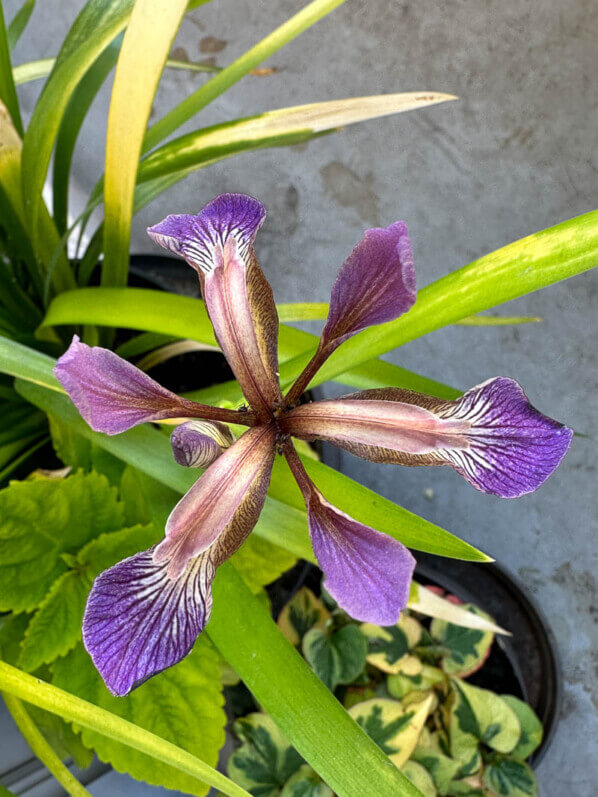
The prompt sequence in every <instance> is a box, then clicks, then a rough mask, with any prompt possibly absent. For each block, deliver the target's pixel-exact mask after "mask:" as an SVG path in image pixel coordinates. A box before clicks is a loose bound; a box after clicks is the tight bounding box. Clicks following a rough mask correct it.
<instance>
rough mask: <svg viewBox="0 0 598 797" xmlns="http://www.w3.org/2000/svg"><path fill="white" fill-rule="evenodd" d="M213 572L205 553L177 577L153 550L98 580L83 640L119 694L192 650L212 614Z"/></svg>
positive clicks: (110, 686)
mask: <svg viewBox="0 0 598 797" xmlns="http://www.w3.org/2000/svg"><path fill="white" fill-rule="evenodd" d="M214 572H215V567H214V563H213V561H212V557H211V553H210V552H206V553H205V554H203V555H202V556H200V557H198V558H197V559H195V560H194V561H193V562H191V563H189V566H188V567H187V568H186V569H185V571H184V572H183V573H182V574H181V575H180V576H179V577H178V578H176V579H172V578H170V577H169V576H168V573H167V566H166V564H157V563H156V562H155V561H154V557H153V549H151V548H150V549H149V550H148V551H142V552H141V553H138V554H135V556H131V557H130V558H129V559H125V560H123V561H122V562H119V563H118V564H117V565H114V567H111V568H110V569H109V570H106V571H104V572H103V573H102V574H101V575H100V576H98V577H97V578H96V580H95V581H94V583H93V586H92V589H91V592H90V593H89V597H88V599H87V607H86V609H85V615H84V618H83V642H84V644H85V647H86V649H87V651H88V653H89V654H90V656H91V658H92V660H93V663H94V664H95V666H96V668H97V669H98V671H99V673H100V675H101V676H102V678H103V679H104V682H105V684H106V686H107V687H108V689H109V690H110V691H111V692H112V693H113V694H114V695H119V696H123V695H126V694H128V693H129V692H130V691H131V689H134V688H135V687H136V686H139V685H140V684H141V683H143V681H145V680H147V679H148V678H150V677H151V676H152V675H156V673H159V672H161V671H162V670H165V669H166V668H167V667H171V666H172V665H173V664H176V663H177V662H179V661H180V660H181V659H182V658H184V657H185V656H186V655H187V653H189V651H190V650H191V648H192V647H193V644H194V642H195V640H196V639H197V637H198V635H199V634H200V633H201V632H202V631H203V629H204V628H205V626H206V623H207V622H208V620H209V617H210V611H211V608H212V594H211V583H212V580H213V578H214Z"/></svg>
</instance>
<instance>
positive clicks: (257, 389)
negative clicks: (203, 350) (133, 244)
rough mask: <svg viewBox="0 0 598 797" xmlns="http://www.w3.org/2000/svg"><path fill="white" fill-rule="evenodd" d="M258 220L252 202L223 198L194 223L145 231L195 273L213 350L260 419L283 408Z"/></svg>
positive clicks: (169, 222) (168, 222)
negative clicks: (258, 252) (256, 246)
mask: <svg viewBox="0 0 598 797" xmlns="http://www.w3.org/2000/svg"><path fill="white" fill-rule="evenodd" d="M265 215H266V211H265V208H264V206H263V205H262V204H261V202H258V201H257V199H253V198H252V197H250V196H246V195H244V194H222V195H221V196H219V197H217V198H216V199H214V200H213V201H212V202H210V203H208V204H207V205H206V206H205V207H204V208H203V210H201V212H200V213H198V214H197V216H188V215H185V216H168V218H166V219H165V220H164V221H163V222H161V223H160V224H156V225H155V226H154V227H150V228H149V229H148V234H149V235H150V236H151V237H152V238H153V240H154V241H156V243H158V244H160V245H161V246H164V247H166V248H167V249H170V251H172V252H175V253H176V254H179V255H181V256H182V257H184V258H185V259H186V260H187V262H188V263H189V264H190V265H191V266H193V268H195V269H196V270H197V272H198V274H199V277H200V282H201V287H202V293H203V297H204V300H205V302H206V307H207V310H208V313H209V316H210V319H211V321H212V325H213V326H214V332H215V334H216V338H217V340H218V343H219V345H220V347H221V349H222V351H223V352H224V355H225V357H226V359H227V360H228V363H229V365H230V367H231V368H232V370H233V372H234V374H235V376H236V378H237V380H238V382H239V384H240V386H241V389H242V390H243V394H244V395H245V397H246V398H247V400H248V402H249V403H250V404H251V406H252V407H253V409H255V410H256V412H257V413H258V414H259V415H260V417H261V418H262V419H266V418H269V417H272V409H273V408H275V407H276V406H278V405H280V404H281V402H282V394H281V392H280V386H279V384H278V354H277V349H278V314H277V312H276V305H275V304H274V297H273V295H272V289H271V288H270V285H269V284H268V282H267V280H266V278H265V277H264V274H263V272H262V270H261V268H260V266H259V264H258V262H257V259H256V257H255V253H254V251H253V241H254V239H255V236H256V234H257V231H258V230H259V228H260V227H261V225H262V223H263V221H264V218H265Z"/></svg>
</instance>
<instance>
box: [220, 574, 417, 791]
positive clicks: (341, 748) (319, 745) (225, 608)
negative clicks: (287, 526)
mask: <svg viewBox="0 0 598 797" xmlns="http://www.w3.org/2000/svg"><path fill="white" fill-rule="evenodd" d="M213 593H214V608H213V610H212V619H211V620H210V624H209V626H208V633H209V636H210V638H211V639H212V641H213V642H214V643H215V644H216V645H217V647H218V649H219V650H220V652H221V653H222V654H223V655H224V656H225V657H226V659H227V660H228V662H229V664H230V665H231V666H232V668H233V669H234V670H235V671H236V672H237V673H238V675H239V676H240V677H241V678H242V679H243V680H244V681H245V683H246V684H247V686H248V687H249V688H250V689H251V691H252V692H253V694H254V695H255V696H256V699H257V700H258V701H259V702H260V704H261V705H262V706H263V707H264V709H265V710H266V711H267V712H268V713H269V714H270V716H271V717H272V719H273V720H274V721H275V722H276V724H277V725H278V727H279V728H280V729H281V730H282V731H283V733H285V735H286V736H287V737H288V738H289V739H290V740H291V741H292V743H293V745H294V747H295V748H296V749H297V751H298V752H299V753H300V755H302V756H303V757H304V758H305V759H306V760H307V761H308V763H309V764H310V765H311V766H312V767H313V768H314V769H315V770H316V772H318V773H319V775H320V776H321V777H322V778H323V779H324V780H325V781H326V783H327V784H328V785H329V786H330V788H331V789H332V790H333V791H334V792H335V793H336V794H338V795H339V797H363V795H364V794H372V793H373V794H380V795H382V794H392V795H397V797H403V796H404V797H418V795H419V792H418V791H417V790H416V789H415V788H414V787H413V786H412V785H411V784H410V783H409V781H408V780H407V779H406V778H405V777H404V776H403V775H401V773H400V772H399V770H398V769H397V768H396V767H394V766H393V765H392V764H391V763H390V762H389V761H388V759H387V758H386V756H384V754H383V753H382V752H381V751H380V750H379V749H378V748H377V747H376V745H375V744H372V743H371V741H370V740H368V739H367V737H366V736H365V734H363V733H362V732H361V731H360V730H359V728H358V726H357V725H356V724H355V722H354V721H353V720H352V719H351V718H350V717H349V716H348V714H347V712H346V711H345V710H344V708H343V707H342V706H341V704H340V703H339V702H338V701H337V700H336V698H335V697H334V696H333V695H332V694H331V693H330V692H329V691H328V690H327V689H326V687H325V686H324V684H322V682H321V681H319V679H318V678H317V676H316V675H315V673H314V672H313V671H312V670H311V669H310V668H309V667H308V666H307V665H306V663H305V661H304V660H303V659H302V658H301V656H300V655H299V654H298V653H297V651H296V650H295V649H294V648H293V647H292V645H291V644H290V643H289V642H288V641H287V640H286V639H285V638H284V637H283V636H282V634H281V633H280V631H279V629H278V628H277V627H276V625H275V624H274V622H273V621H272V619H271V617H270V614H269V611H268V610H267V609H266V608H265V607H263V606H261V605H260V603H259V602H258V601H257V599H256V598H254V597H253V596H252V595H251V593H250V592H249V590H248V589H247V587H246V586H245V584H244V582H243V580H242V579H241V578H240V577H239V576H237V574H236V573H235V571H234V569H233V568H232V567H231V566H230V563H225V564H224V565H222V566H221V567H219V569H218V572H217V574H216V579H215V581H214V587H213ZM231 607H237V608H236V610H235V611H233V610H232V608H231ZM282 696H284V699H283V700H281V697H282ZM419 797H421V795H419Z"/></svg>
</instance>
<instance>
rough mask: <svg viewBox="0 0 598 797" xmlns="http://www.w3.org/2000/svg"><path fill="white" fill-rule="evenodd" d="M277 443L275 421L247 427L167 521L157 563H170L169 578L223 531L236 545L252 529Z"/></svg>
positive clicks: (264, 493) (176, 507)
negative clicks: (251, 427) (269, 423)
mask: <svg viewBox="0 0 598 797" xmlns="http://www.w3.org/2000/svg"><path fill="white" fill-rule="evenodd" d="M274 442H275V431H274V428H273V427H272V426H257V427H255V428H253V429H250V430H249V431H247V432H245V434H244V435H243V436H242V437H240V438H239V439H238V440H237V441H236V442H235V443H234V445H232V446H231V447H230V448H229V449H228V450H227V451H225V452H224V453H223V454H222V455H221V456H220V457H219V458H218V459H217V460H216V461H215V462H214V463H213V464H212V465H210V467H209V468H208V469H207V470H206V471H205V473H204V474H203V475H202V476H201V477H200V478H199V479H198V480H197V481H196V482H195V484H194V485H193V487H191V489H190V490H189V491H188V492H187V493H186V495H184V496H183V498H181V500H180V501H179V502H178V504H177V505H176V506H175V508H174V509H173V510H172V512H171V513H170V517H169V518H168V521H167V523H166V536H165V539H164V540H163V541H162V542H161V543H160V544H159V545H158V547H157V548H156V550H155V553H154V559H155V561H156V562H157V563H159V564H162V563H164V562H168V575H169V576H170V577H172V578H177V577H178V576H179V575H180V574H181V573H182V572H183V571H184V570H185V568H186V567H187V565H188V563H189V562H190V561H191V559H193V558H194V557H195V556H197V555H198V554H200V553H202V552H203V551H205V550H207V549H208V548H209V547H210V546H211V545H212V544H213V543H214V542H215V541H216V540H217V539H218V538H219V537H220V536H221V535H222V536H223V537H226V539H227V541H228V542H227V544H228V545H229V546H231V545H232V544H233V543H235V544H236V541H237V538H239V539H241V542H242V541H243V540H244V539H245V537H246V536H247V535H248V534H249V533H250V531H251V529H252V528H253V527H254V525H255V524H256V522H257V519H258V516H259V513H260V512H261V510H262V506H263V504H264V501H265V498H266V491H267V489H268V483H269V481H270V473H271V471H272V462H273V460H274ZM231 527H234V529H235V531H234V532H232V531H231ZM229 532H231V533H229ZM239 544H240V543H239ZM231 553H232V550H231V551H230V553H228V556H230V555H231ZM224 558H226V556H225V557H224ZM216 563H218V562H216Z"/></svg>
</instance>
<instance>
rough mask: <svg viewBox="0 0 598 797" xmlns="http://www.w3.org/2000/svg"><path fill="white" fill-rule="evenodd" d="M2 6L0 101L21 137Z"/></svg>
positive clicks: (20, 124) (21, 123) (17, 104)
mask: <svg viewBox="0 0 598 797" xmlns="http://www.w3.org/2000/svg"><path fill="white" fill-rule="evenodd" d="M2 6H3V4H0V99H1V100H2V102H3V103H4V104H5V105H6V107H7V108H8V112H9V113H10V115H11V118H12V121H13V124H14V126H15V127H16V129H17V131H18V132H19V134H20V135H23V122H22V120H21V111H20V108H19V100H18V98H17V91H16V89H15V82H14V78H13V75H12V64H11V62H10V48H9V42H8V35H7V30H6V24H5V22H4V10H3V7H2Z"/></svg>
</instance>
